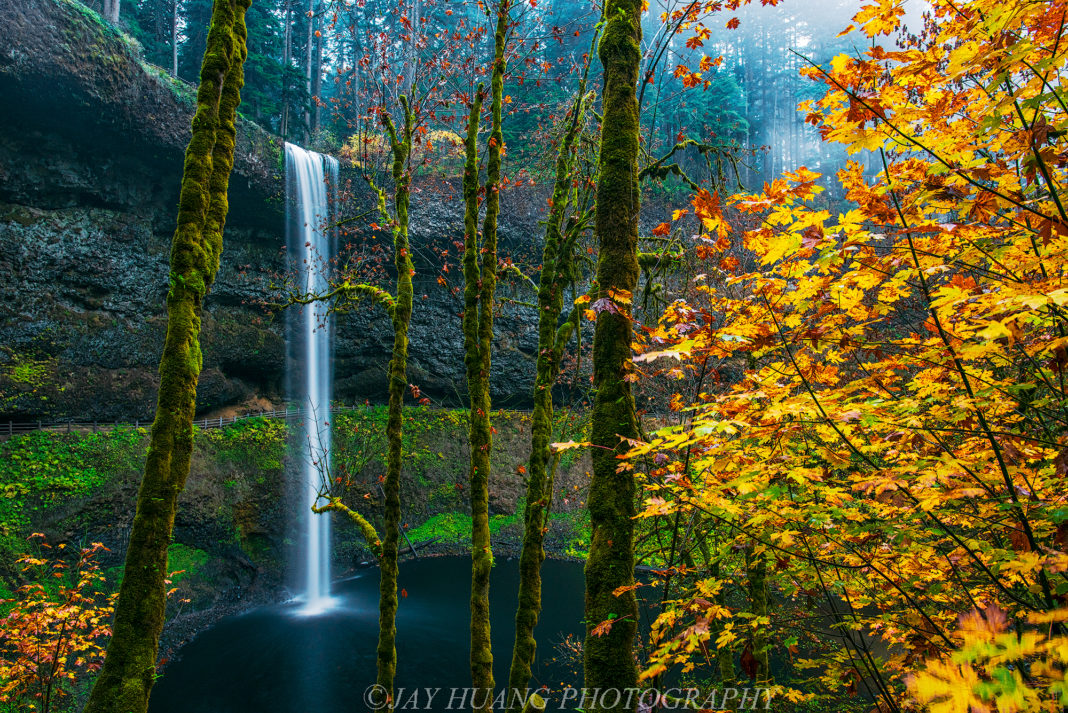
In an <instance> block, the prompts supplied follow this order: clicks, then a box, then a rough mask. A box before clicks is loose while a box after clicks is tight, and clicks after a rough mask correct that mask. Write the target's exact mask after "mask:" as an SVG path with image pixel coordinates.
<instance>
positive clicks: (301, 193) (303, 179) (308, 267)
mask: <svg viewBox="0 0 1068 713" xmlns="http://www.w3.org/2000/svg"><path fill="white" fill-rule="evenodd" d="M285 148H286V192H287V196H286V197H287V200H286V206H287V219H286V222H287V236H286V238H287V246H288V250H289V256H290V260H291V265H293V266H295V267H296V269H297V272H298V274H299V277H298V279H299V280H301V281H302V282H301V283H300V285H299V287H301V288H302V289H303V290H304V291H305V292H306V293H309V294H316V293H318V294H321V293H323V292H324V291H325V288H326V286H327V279H328V276H329V267H330V260H331V259H332V258H333V257H334V247H335V246H334V243H335V240H334V235H335V233H334V231H333V230H332V229H330V228H329V227H328V223H329V220H330V201H329V195H328V192H329V191H330V190H332V189H333V188H334V187H335V186H337V173H338V162H337V159H334V158H331V157H329V156H323V155H321V154H317V153H314V152H312V151H305V150H304V149H302V148H300V147H299V146H294V145H293V144H289V143H287V144H286V146H285ZM291 319H292V320H293V322H291V324H290V328H289V337H290V341H291V347H290V350H289V351H290V359H289V362H290V367H289V368H290V377H289V383H290V390H291V394H290V396H291V397H292V398H293V399H294V400H296V401H297V403H299V404H300V408H301V410H302V411H303V413H302V415H301V418H300V419H299V422H300V425H301V433H300V443H301V444H302V446H301V447H302V449H303V452H302V453H301V457H300V458H299V466H298V473H299V477H300V487H301V489H302V490H303V491H304V498H303V500H302V502H300V512H299V515H298V527H299V528H300V529H301V530H302V531H303V535H302V542H301V544H302V552H301V555H300V557H301V558H303V561H302V562H301V570H302V572H301V574H302V576H303V582H302V585H303V595H302V597H301V598H302V600H303V603H304V612H306V613H309V614H314V613H318V612H321V611H324V610H326V609H328V608H330V606H331V599H330V552H331V548H330V514H329V513H323V514H321V515H316V514H315V513H313V512H312V511H311V506H312V505H313V504H314V503H315V501H316V499H317V497H318V494H319V491H320V488H321V487H322V486H323V484H324V483H325V482H326V478H327V476H328V474H329V472H330V469H329V464H330V397H331V395H332V394H331V390H332V386H333V384H332V376H333V374H332V369H331V363H332V340H331V333H332V327H333V325H332V318H331V316H330V315H329V313H328V310H327V306H326V305H325V304H313V305H306V306H305V307H304V308H303V309H302V310H299V311H297V310H294V314H293V316H292V318H291Z"/></svg>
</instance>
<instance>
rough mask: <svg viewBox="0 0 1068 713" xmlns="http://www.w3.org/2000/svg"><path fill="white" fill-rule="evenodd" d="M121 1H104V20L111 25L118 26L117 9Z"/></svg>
mask: <svg viewBox="0 0 1068 713" xmlns="http://www.w3.org/2000/svg"><path fill="white" fill-rule="evenodd" d="M120 2H121V0H104V19H105V20H107V21H108V22H110V23H111V24H113V25H117V24H119V7H120Z"/></svg>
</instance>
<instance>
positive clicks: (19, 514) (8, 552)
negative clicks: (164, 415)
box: [0, 428, 147, 564]
mask: <svg viewBox="0 0 1068 713" xmlns="http://www.w3.org/2000/svg"><path fill="white" fill-rule="evenodd" d="M145 436H146V432H145V430H144V429H135V428H119V429H116V430H114V431H107V432H103V433H70V434H68V433H53V432H49V431H37V432H34V433H29V434H26V435H23V436H18V437H16V438H12V439H10V440H8V441H7V442H5V443H3V444H2V445H0V564H10V563H11V562H12V561H13V558H14V557H15V556H17V555H18V554H20V553H21V552H23V551H24V550H25V549H26V546H25V542H24V541H23V539H24V538H25V537H26V536H27V535H28V534H29V528H30V524H31V522H32V521H33V515H34V512H35V511H38V510H44V509H51V508H56V507H59V506H62V505H63V504H65V503H67V502H70V501H71V500H74V499H77V498H81V497H85V496H87V495H89V494H91V493H93V492H94V491H96V490H99V489H100V488H101V487H103V486H104V485H105V483H107V482H108V481H109V480H110V479H111V478H113V477H115V476H117V475H121V474H125V473H129V472H131V471H139V470H140V469H141V468H142V466H143V463H144V457H145V452H146V447H147V439H146V437H145Z"/></svg>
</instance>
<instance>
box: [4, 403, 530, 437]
mask: <svg viewBox="0 0 1068 713" xmlns="http://www.w3.org/2000/svg"><path fill="white" fill-rule="evenodd" d="M367 408H371V407H369V406H365V405H362V404H360V405H352V406H341V405H335V406H331V407H330V413H331V414H336V413H348V412H351V411H358V410H360V409H367ZM507 410H508V411H510V412H521V413H530V410H529V409H507ZM304 414H305V410H304V409H299V408H295V407H294V408H286V409H276V410H274V411H250V412H249V413H246V414H243V415H241V416H218V417H216V418H201V419H198V420H196V421H193V425H194V426H196V427H197V428H201V429H208V428H223V427H224V426H230V425H232V424H235V423H237V422H238V421H244V420H247V419H250V418H271V419H284V420H286V421H290V420H297V419H301V418H303V417H304ZM151 425H152V420H151V419H146V420H143V421H142V420H140V419H136V420H134V421H133V422H132V423H130V422H121V421H100V420H92V421H78V420H74V419H67V420H60V421H14V420H9V421H8V422H7V423H0V438H6V437H10V436H18V435H21V434H24V433H32V432H33V431H55V432H60V433H75V432H77V433H87V432H88V433H98V432H101V431H112V430H115V429H117V428H131V427H133V428H140V427H142V426H144V427H146V428H147V427H150V426H151Z"/></svg>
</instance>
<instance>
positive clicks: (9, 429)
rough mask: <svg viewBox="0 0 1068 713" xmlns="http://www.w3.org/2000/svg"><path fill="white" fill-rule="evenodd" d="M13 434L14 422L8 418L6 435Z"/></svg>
mask: <svg viewBox="0 0 1068 713" xmlns="http://www.w3.org/2000/svg"><path fill="white" fill-rule="evenodd" d="M14 434H15V424H13V423H12V422H11V420H10V419H8V422H7V435H9V436H12V435H14Z"/></svg>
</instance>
